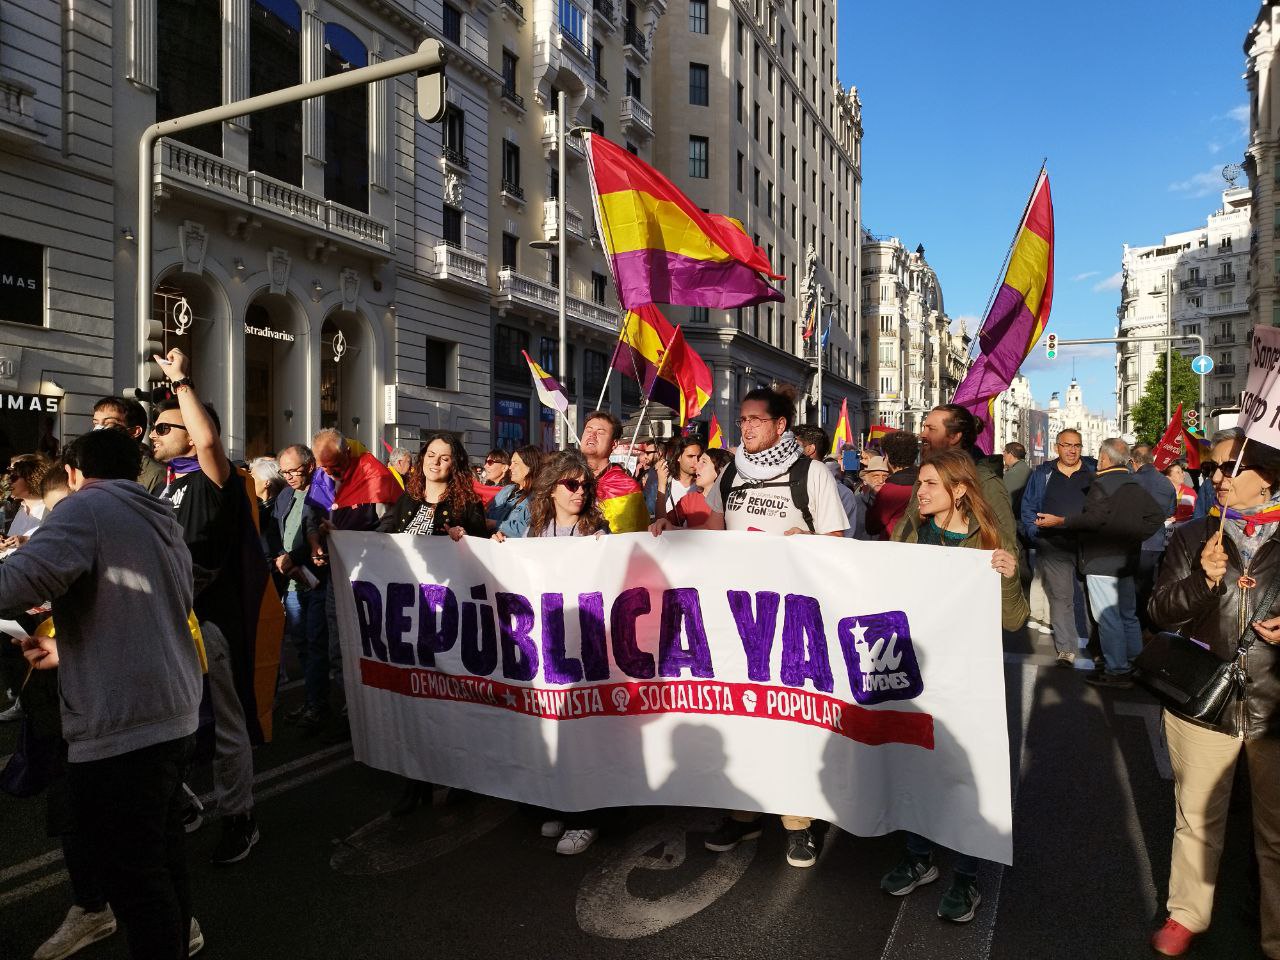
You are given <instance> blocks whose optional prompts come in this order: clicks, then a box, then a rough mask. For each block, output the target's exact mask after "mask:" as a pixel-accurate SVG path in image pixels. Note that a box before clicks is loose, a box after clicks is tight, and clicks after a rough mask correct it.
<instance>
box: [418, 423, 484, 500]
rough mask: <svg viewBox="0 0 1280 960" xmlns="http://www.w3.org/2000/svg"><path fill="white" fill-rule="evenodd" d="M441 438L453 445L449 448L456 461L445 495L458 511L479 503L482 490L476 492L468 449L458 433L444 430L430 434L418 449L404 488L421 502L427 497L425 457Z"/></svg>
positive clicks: (450, 472)
mask: <svg viewBox="0 0 1280 960" xmlns="http://www.w3.org/2000/svg"><path fill="white" fill-rule="evenodd" d="M437 440H440V441H442V442H444V443H447V444H448V445H449V452H450V454H451V455H452V457H453V463H452V464H451V465H450V467H449V479H448V481H447V483H448V485H449V487H448V493H446V494H445V499H446V500H448V501H449V502H450V503H451V504H453V509H454V511H455V512H458V511H461V510H462V509H463V508H464V507H467V506H470V505H471V504H473V503H479V502H480V494H478V493H476V488H475V483H474V482H473V481H472V478H471V463H470V461H469V460H468V459H467V451H466V450H465V449H464V448H463V446H462V442H461V441H460V440H458V438H457V436H455V435H454V434H452V433H445V432H443V431H440V432H438V433H433V434H430V435H428V437H427V438H426V440H424V441H423V444H422V449H421V450H419V451H418V455H417V456H416V457H414V458H413V463H412V465H411V466H410V467H409V476H407V477H405V481H404V492H405V493H407V494H408V495H409V496H410V497H412V498H413V499H414V500H417V501H419V502H421V501H422V500H424V499H426V494H425V493H424V492H423V488H424V487H425V485H426V478H425V477H423V475H422V461H423V459H424V458H425V457H426V455H427V447H429V446H431V444H433V443H435V442H436V441H437Z"/></svg>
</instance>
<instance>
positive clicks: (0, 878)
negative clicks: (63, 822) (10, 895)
mask: <svg viewBox="0 0 1280 960" xmlns="http://www.w3.org/2000/svg"><path fill="white" fill-rule="evenodd" d="M61 857H62V848H61V847H58V848H56V849H54V850H50V851H49V852H48V853H42V854H40V856H38V857H32V858H31V859H30V860H28V861H26V862H25V863H19V864H17V865H16V866H12V867H5V869H3V870H0V883H7V882H8V881H10V880H12V879H13V878H14V877H20V876H22V875H23V874H24V873H30V872H31V871H32V870H39V869H40V868H41V867H47V866H48V865H49V864H51V863H53V862H54V861H55V860H58V859H60V858H61Z"/></svg>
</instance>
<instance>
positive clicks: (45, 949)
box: [33, 906, 116, 960]
mask: <svg viewBox="0 0 1280 960" xmlns="http://www.w3.org/2000/svg"><path fill="white" fill-rule="evenodd" d="M115 932H116V916H115V914H114V913H112V912H111V907H110V906H108V907H107V908H106V909H104V910H100V911H99V912H97V913H88V912H86V911H85V910H84V908H83V907H72V908H71V909H70V910H68V911H67V918H66V919H65V920H63V921H62V925H61V926H60V927H58V929H57V930H56V931H55V932H54V934H53V936H52V937H50V938H49V939H48V940H46V941H45V942H44V943H42V944H40V948H39V949H38V950H36V952H35V956H34V958H33V960H62V958H63V957H69V956H71V955H72V954H73V953H76V952H77V951H80V950H83V949H84V948H85V947H87V946H88V945H89V944H91V943H96V942H98V941H99V940H102V939H104V938H105V937H109V936H111V935H112V934H113V933H115Z"/></svg>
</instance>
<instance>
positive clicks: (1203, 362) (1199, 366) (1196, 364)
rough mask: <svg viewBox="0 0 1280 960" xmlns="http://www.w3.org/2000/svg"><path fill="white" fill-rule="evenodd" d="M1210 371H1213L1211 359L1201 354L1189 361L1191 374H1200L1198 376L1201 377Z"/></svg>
mask: <svg viewBox="0 0 1280 960" xmlns="http://www.w3.org/2000/svg"><path fill="white" fill-rule="evenodd" d="M1212 369H1213V357H1210V356H1206V355H1205V354H1203V353H1202V354H1200V356H1198V357H1196V358H1195V359H1194V360H1192V361H1191V371H1192V372H1193V373H1198V374H1200V376H1202V377H1203V376H1204V375H1205V374H1206V373H1209V372H1210V371H1211V370H1212Z"/></svg>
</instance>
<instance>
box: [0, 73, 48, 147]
mask: <svg viewBox="0 0 1280 960" xmlns="http://www.w3.org/2000/svg"><path fill="white" fill-rule="evenodd" d="M35 93H36V91H35V88H34V87H29V86H27V85H26V84H25V83H23V82H21V81H20V80H11V79H9V78H7V77H0V139H4V140H10V141H17V142H25V143H44V134H42V133H41V132H40V128H39V127H38V126H37V125H36V118H35V116H34V114H33V113H32V112H31V111H32V107H31V100H32V97H34V96H35Z"/></svg>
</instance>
